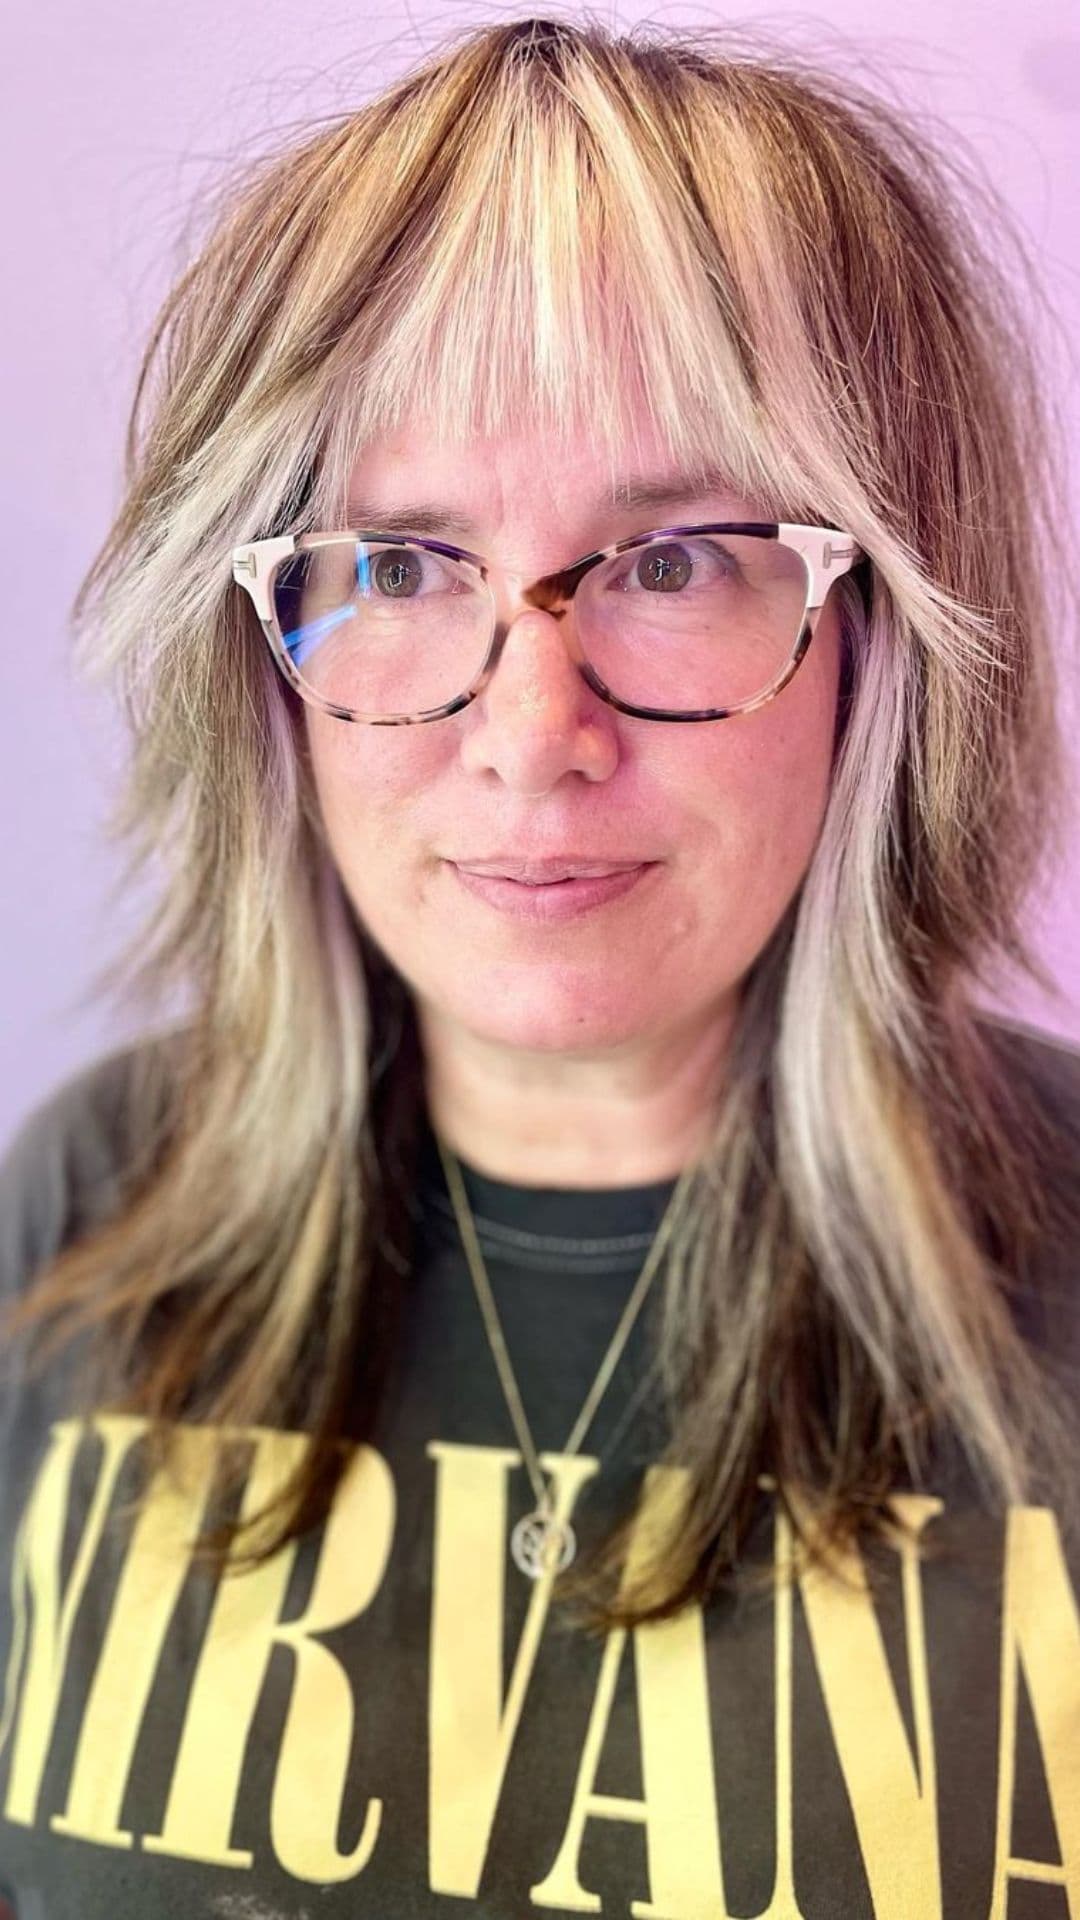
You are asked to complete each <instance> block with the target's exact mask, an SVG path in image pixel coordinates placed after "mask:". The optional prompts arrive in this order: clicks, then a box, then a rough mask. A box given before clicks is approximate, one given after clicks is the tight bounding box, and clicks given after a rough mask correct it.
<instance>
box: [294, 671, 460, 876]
mask: <svg viewBox="0 0 1080 1920" xmlns="http://www.w3.org/2000/svg"><path fill="white" fill-rule="evenodd" d="M304 729H305V736H306V742H307V755H308V761H309V765H310V769H311V779H312V784H313V787H314V791H315V795H316V799H317V802H318V806H319V811H320V813H321V815H322V818H323V822H324V824H325V827H326V832H327V836H328V838H329V840H330V844H331V849H332V851H333V853H334V855H335V858H336V859H337V860H338V863H339V865H341V867H342V869H343V871H347V870H348V868H349V865H350V861H351V862H352V863H354V864H357V865H359V864H361V856H362V864H364V865H368V864H370V863H371V862H373V861H374V862H377V861H378V859H379V857H380V854H381V853H382V852H383V851H384V849H385V850H388V849H389V847H390V846H391V845H392V844H393V843H394V842H395V841H396V840H397V839H398V838H399V837H400V836H401V835H402V833H403V830H404V828H405V826H406V823H407V822H408V820H409V819H410V817H411V814H412V811H413V810H414V808H415V805H416V803H417V802H418V801H419V800H420V799H422V796H423V795H424V794H425V793H426V792H429V791H430V789H431V785H432V782H433V781H434V780H435V779H437V777H438V771H437V769H438V766H439V764H440V763H441V761H442V759H443V758H444V757H445V749H441V748H440V746H439V743H438V742H437V741H436V740H433V739H430V738H428V737H427V736H428V735H430V734H432V733H434V731H435V729H434V728H424V727H399V728H393V727H377V728H362V727H355V726H348V725H346V723H345V722H343V721H341V720H335V719H334V718H333V716H332V715H331V714H324V713H320V712H319V711H318V710H317V709H316V708H310V707H309V708H308V709H307V711H306V713H305V715H304Z"/></svg>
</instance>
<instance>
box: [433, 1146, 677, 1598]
mask: <svg viewBox="0 0 1080 1920" xmlns="http://www.w3.org/2000/svg"><path fill="white" fill-rule="evenodd" d="M433 1131H434V1129H433ZM435 1143H436V1145H437V1147H438V1149H439V1158H440V1159H441V1161H442V1164H443V1171H444V1173H445V1175H446V1183H447V1187H448V1189H449V1192H450V1198H451V1200H452V1202H453V1206H454V1212H455V1214H456V1216H457V1223H458V1230H459V1232H460V1234H461V1239H462V1244H463V1246H464V1249H465V1257H466V1260H467V1262H468V1266H469V1272H470V1273H471V1275H472V1279H473V1285H474V1287H475V1289H476V1297H477V1300H478V1302H479V1305H480V1311H481V1314H482V1315H483V1320H484V1325H485V1328H486V1330H487V1336H488V1341H489V1344H490V1346H491V1351H492V1356H493V1358H494V1361H495V1365H496V1368H497V1370H498V1374H499V1379H500V1381H501V1383H502V1389H503V1394H504V1396H505V1399H506V1404H507V1407H508V1408H509V1412H510V1418H511V1420H512V1421H513V1423H514V1430H515V1432H516V1434H517V1437H518V1443H519V1445H520V1447H521V1452H522V1457H523V1459H524V1461H525V1465H526V1469H527V1471H528V1475H529V1479H530V1481H531V1483H532V1488H533V1492H534V1493H535V1495H536V1509H535V1511H534V1512H533V1513H530V1514H527V1515H526V1516H525V1518H524V1520H520V1521H519V1522H518V1524H517V1526H516V1527H515V1529H514V1534H513V1538H512V1542H511V1546H512V1551H513V1556H514V1560H515V1562H516V1564H517V1565H518V1566H519V1567H520V1568H521V1569H522V1571H523V1572H525V1573H528V1574H529V1575H530V1576H531V1577H532V1578H533V1579H537V1578H539V1576H540V1574H541V1573H543V1572H544V1571H546V1570H547V1569H548V1568H549V1567H551V1566H554V1568H555V1571H557V1572H561V1570H562V1569H563V1567H565V1566H567V1565H569V1562H570V1561H571V1560H572V1559H573V1557H574V1552H575V1546H576V1543H575V1540H574V1534H573V1530H572V1528H571V1527H570V1525H569V1523H568V1522H567V1521H562V1522H560V1521H557V1520H556V1519H555V1517H554V1511H553V1506H552V1499H551V1493H550V1489H549V1488H548V1487H547V1486H545V1484H544V1478H543V1472H542V1469H541V1466H540V1459H539V1456H538V1454H537V1451H536V1447H535V1445H534V1443H533V1437H532V1434H531V1433H530V1431H529V1423H528V1421H527V1419H526V1418H525V1408H524V1405H523V1403H522V1399H521V1394H520V1393H519V1391H518V1385H517V1381H516V1379H515V1377H514V1370H513V1367H512V1366H511V1364H510V1355H509V1353H508V1352H507V1348H506V1340H505V1338H504V1336H503V1331H502V1326H501V1324H500V1321H499V1314H498V1309H497V1308H496V1305H495V1296H494V1294H493V1293H492V1290H491V1282H490V1280H489V1279H488V1275H487V1269H486V1267H485V1265H484V1261H483V1257H482V1255H481V1252H480V1242H479V1240H478V1238H477V1234H476V1228H475V1225H474V1223H473V1217H472V1211H471V1209H470V1207H469V1202H468V1197H467V1195H466V1192H465V1182H464V1180H463V1178H462V1174H461V1168H460V1166H459V1165H458V1162H457V1159H456V1157H455V1155H454V1154H453V1153H452V1152H451V1151H450V1148H449V1147H448V1146H446V1144H445V1143H444V1141H443V1140H442V1139H441V1138H440V1137H439V1136H438V1134H436V1135H435ZM695 1171H696V1167H694V1166H693V1165H691V1166H689V1167H687V1168H685V1169H684V1171H683V1172H682V1173H681V1174H680V1175H679V1178H678V1181H677V1182H676V1185H675V1189H674V1192H673V1193H672V1195H671V1198H670V1200H669V1201H668V1204H667V1207H666V1208H665V1210H664V1215H663V1218H662V1219H661V1222H660V1225H659V1227H658V1228H657V1231H656V1235H655V1237H654V1239H653V1243H652V1246H651V1247H650V1249H649V1255H648V1258H647V1260H646V1262H645V1265H644V1266H643V1268H642V1270H641V1272H640V1274H639V1275H638V1277H637V1280H636V1281H635V1283H634V1286H633V1289H632V1291H631V1293H630V1296H629V1298H628V1300H627V1302H626V1305H625V1307H624V1308H623V1311H622V1314H621V1316H620V1318H619V1323H618V1325H617V1327H616V1328H615V1332H614V1334H613V1335H612V1338H611V1341H610V1344H609V1346H608V1349H607V1352H606V1353H605V1355H604V1357H603V1359H602V1361H601V1362H600V1369H599V1372H598V1373H597V1375H596V1378H595V1380H594V1381H593V1384H592V1386H591V1388H590V1389H589V1392H588V1394H587V1395H586V1397H585V1404H584V1406H583V1407H582V1409H581V1412H580V1413H579V1414H578V1417H577V1419H576V1420H575V1422H574V1424H573V1426H572V1427H571V1429H570V1433H569V1436H568V1438H567V1441H566V1445H565V1446H564V1447H563V1449H562V1452H563V1455H564V1457H567V1458H570V1457H572V1456H573V1455H574V1454H576V1453H577V1451H578V1449H579V1447H580V1446H581V1443H582V1441H583V1440H584V1438H585V1435H586V1433H587V1432H588V1430H589V1427H590V1426H591V1425H592V1421H593V1418H594V1416H595V1413H596V1410H597V1408H598V1406H599V1404H600V1401H601V1399H602V1397H603V1394H604V1392H605V1390H606V1388H607V1385H608V1382H609V1381H610V1379H611V1376H612V1374H613V1373H614V1371H615V1368H616V1366H617V1365H618V1362H619V1359H620V1356H621V1355H622V1351H623V1348H624V1347H625V1345H626V1342H627V1340H628V1339H629V1338H630V1333H631V1331H632V1328H633V1325H634V1322H635V1320H636V1319H637V1316H638V1313H639V1311H640V1309H641V1306H642V1304H643V1302H644V1299H645V1295H646V1293H647V1292H648V1289H649V1286H650V1285H651V1283H652V1280H653V1277H654V1275H655V1273H656V1271H657V1268H658V1267H659V1264H660V1256H661V1254H662V1253H663V1251H664V1248H665V1246H666V1245H667V1242H668V1240H669V1239H670V1236H671V1232H672V1229H673V1227H674V1224H675V1220H676V1218H677V1216H678V1214H679V1212H680V1209H681V1204H682V1201H683V1198H684V1196H685V1194H686V1191H687V1189H688V1187H689V1185H690V1181H691V1179H692V1177H693V1174H694V1173H695Z"/></svg>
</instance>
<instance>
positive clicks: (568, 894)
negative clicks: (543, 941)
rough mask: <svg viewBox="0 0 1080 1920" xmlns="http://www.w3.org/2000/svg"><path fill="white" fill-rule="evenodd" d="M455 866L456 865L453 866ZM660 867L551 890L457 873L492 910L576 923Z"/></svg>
mask: <svg viewBox="0 0 1080 1920" xmlns="http://www.w3.org/2000/svg"><path fill="white" fill-rule="evenodd" d="M449 864H450V865H451V866H453V862H452V861H451V862H450V863H449ZM658 864H659V863H658V862H657V861H655V860H649V861H647V862H646V863H645V864H644V865H643V866H640V867H627V868H625V869H624V870H623V872H621V873H605V874H599V875H596V874H594V875H592V876H591V877H590V878H584V879H580V880H554V881H552V882H551V883H550V884H549V885H547V886H540V887H527V886H525V885H524V884H523V883H522V882H521V881H520V880H503V879H497V878H496V877H495V876H494V875H493V874H487V873H466V872H465V870H464V869H463V868H462V867H454V872H455V873H456V874H457V877H458V879H459V880H460V881H461V884H462V886H463V887H467V888H468V890H469V892H470V893H475V894H477V895H478V897H479V898H480V899H481V900H486V901H487V902H488V903H489V905H490V906H493V907H499V908H501V910H502V912H503V913H512V914H515V915H516V916H517V918H518V919H519V920H572V919H573V918H574V915H575V914H578V913H588V912H590V911H591V909H592V908H593V907H602V906H604V905H605V904H606V903H607V901H609V900H618V899H619V898H620V897H621V896H622V895H623V894H624V893H629V892H630V889H631V888H632V887H636V886H637V884H638V881H639V880H641V879H643V878H644V876H645V874H647V873H649V872H650V871H651V869H652V868H653V867H655V866H657V865H658Z"/></svg>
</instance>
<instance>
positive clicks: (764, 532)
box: [232, 520, 866, 727]
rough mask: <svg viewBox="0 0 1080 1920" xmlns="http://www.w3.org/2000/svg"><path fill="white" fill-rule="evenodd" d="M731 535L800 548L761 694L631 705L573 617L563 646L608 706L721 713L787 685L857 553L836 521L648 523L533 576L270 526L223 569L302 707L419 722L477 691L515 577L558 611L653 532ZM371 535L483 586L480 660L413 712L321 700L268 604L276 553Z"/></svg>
mask: <svg viewBox="0 0 1080 1920" xmlns="http://www.w3.org/2000/svg"><path fill="white" fill-rule="evenodd" d="M715 533H719V534H725V533H726V534H739V535H748V536H750V537H751V538H756V539H761V540H776V541H779V542H780V543H781V544H782V545H784V546H786V547H789V548H791V549H793V550H794V552H796V553H797V554H799V555H800V557H801V559H802V561H803V563H804V566H805V571H806V597H805V602H804V605H803V610H802V616H801V618H800V620H799V623H798V630H797V634H796V638H795V642H794V646H793V649H792V652H791V654H790V656H789V658H788V660H787V662H786V664H785V665H784V667H783V668H782V670H781V671H780V673H779V674H777V675H775V676H774V678H773V679H772V681H771V682H770V683H769V684H768V685H767V686H766V687H764V688H763V689H762V690H761V692H760V693H757V694H755V695H754V696H753V697H752V698H750V699H747V700H743V701H740V702H737V703H736V704H735V705H733V706H727V707H705V708H696V709H690V710H685V709H683V710H677V709H675V710H673V709H669V708H666V707H642V706H635V705H633V704H632V703H630V702H629V701H626V700H621V699H620V698H619V697H618V695H617V694H615V693H613V692H612V691H611V689H610V687H608V686H607V685H606V684H605V682H604V681H603V680H602V679H601V677H600V675H599V674H598V673H597V671H596V669H595V667H593V666H592V665H591V664H590V662H589V660H588V659H587V658H586V656H585V653H584V651H583V649H582V647H581V644H580V641H579V638H578V635H577V632H576V630H575V627H574V623H573V622H571V623H569V624H568V625H567V627H566V630H565V635H564V637H565V640H566V645H567V647H568V649H569V651H570V655H571V658H572V659H573V661H574V663H575V664H576V666H577V667H578V669H579V671H580V673H581V674H582V676H583V678H584V679H585V680H586V681H587V682H588V684H589V686H590V687H592V689H593V691H594V692H595V693H597V694H598V695H599V696H600V698H601V700H604V701H606V703H607V704H608V705H609V706H612V707H615V708H617V710H618V711H619V712H620V713H626V714H630V715H633V716H634V717H635V718H638V719H643V720H672V721H681V720H727V719H730V718H731V717H732V716H733V715H735V714H737V713H753V712H754V711H755V710H756V709H757V708H759V707H763V706H765V705H766V704H767V703H768V702H769V701H770V700H775V699H776V697H777V695H778V694H780V693H782V692H783V690H784V688H785V687H786V686H787V685H789V683H790V681H791V680H792V678H793V677H794V675H795V674H796V673H797V672H798V669H799V667H800V665H801V664H802V661H803V660H804V659H805V657H806V653H807V650H808V648H809V646H810V642H811V640H812V639H813V637H814V633H815V631H816V628H817V624H818V620H819V618H820V615H821V609H822V607H823V605H824V603H825V598H826V595H827V594H828V591H829V588H830V587H831V586H832V584H833V582H834V581H835V580H838V579H839V578H840V576H841V575H842V574H845V573H847V572H848V571H849V569H850V568H851V567H853V566H855V565H856V564H857V562H858V561H859V560H862V559H864V558H865V557H866V556H865V554H864V552H863V549H862V548H861V547H860V546H859V545H858V544H857V543H856V541H855V540H854V539H853V537H852V535H851V534H849V533H845V532H844V531H843V529H842V528H839V527H818V526H802V525H798V524H795V523H793V522H789V521H764V520H750V521H747V520H712V521H707V522H695V523H694V524H693V525H680V526H673V527H657V528H653V529H651V530H650V531H649V532H648V533H637V534H633V535H631V536H630V537H629V538H628V539H625V540H617V541H616V542H615V543H614V545H613V546H608V547H598V548H597V549H596V550H595V551H594V552H593V553H586V554H584V555H583V556H582V557H581V559H579V560H574V561H572V562H571V564H570V565H569V566H567V567H562V568H560V569H559V570H558V571H557V572H555V573H547V574H544V575H542V576H541V578H540V579H538V580H533V581H530V582H528V583H526V584H522V582H523V576H522V575H521V574H520V573H519V572H514V571H511V570H510V569H509V568H505V567H501V566H499V565H498V564H497V563H496V562H494V561H492V560H489V559H488V558H487V557H486V556H485V555H483V554H478V553H472V552H470V551H469V549H468V548H467V547H457V546H451V545H450V544H448V543H447V542H446V541H443V540H434V539H426V538H421V537H420V536H419V535H415V534H404V533H401V532H400V531H398V532H386V531H379V530H378V529H371V528H355V527H348V528H343V529H341V530H340V531H338V532H336V533H302V534H291V533H284V534H277V535H273V536H270V537H268V538H266V539H262V540H249V541H245V542H244V544H243V545H242V546H238V547H235V548H234V549H233V553H232V574H233V579H234V580H235V581H236V582H237V584H238V585H239V586H241V587H243V588H244V590H245V592H246V593H248V594H249V595H250V597H251V601H252V605H253V606H254V609H255V612H256V614H257V616H258V620H259V624H260V626H261V627H262V630H263V633H264V634H265V636H266V639H267V641H268V642H269V646H270V651H271V653H272V655H273V658H274V661H275V663H276V665H277V667H278V668H279V670H280V672H281V673H282V675H283V676H284V678H285V680H286V681H287V682H288V684H289V685H290V686H291V687H292V688H293V690H294V691H295V692H296V693H297V694H299V696H300V698H301V699H302V700H305V701H306V702H307V703H308V705H309V706H313V707H317V708H319V709H320V710H321V711H322V712H324V713H329V714H332V715H333V716H334V717H335V718H337V719H339V720H351V721H357V722H361V723H363V724H366V725H369V726H375V727H410V726H419V725H423V724H424V723H425V722H427V721H429V720H442V719H446V718H448V717H449V716H450V715H451V714H454V713H459V712H460V711H461V710H462V708H463V707H467V706H469V705H470V703H471V702H472V701H473V700H475V699H476V698H477V696H478V695H479V694H481V693H482V692H483V690H484V688H485V687H486V686H487V684H488V681H489V680H490V679H491V677H492V675H493V673H494V672H495V668H496V667H497V665H498V663H499V658H500V656H501V654H502V650H503V647H504V646H505V644H506V637H507V633H508V631H509V628H510V619H509V618H507V617H506V608H507V606H508V604H509V601H510V590H511V588H512V587H513V586H517V587H518V589H519V593H520V598H521V600H522V601H523V602H524V603H525V604H526V605H527V606H532V607H539V608H542V609H543V610H544V611H545V612H548V613H554V614H556V616H558V617H560V618H561V617H562V614H563V613H564V611H565V609H566V608H567V607H568V606H569V605H570V603H571V601H572V600H573V598H574V595H575V593H576V592H577V589H578V587H579V586H580V585H581V582H582V581H583V580H584V579H585V578H586V576H587V575H588V574H589V573H591V572H592V570H593V568H594V567H598V566H600V565H601V563H602V562H603V561H605V560H611V559H614V558H616V557H617V556H618V555H620V554H624V553H631V552H633V551H635V550H636V549H637V548H639V547H646V546H649V545H650V544H651V543H653V542H655V541H656V540H671V539H683V538H685V537H687V536H696V535H700V534H715ZM349 540H352V541H356V540H363V541H371V542H376V543H382V544H386V545H390V546H402V545H407V546H410V547H420V548H422V549H424V550H425V551H426V552H429V553H434V554H439V555H441V556H443V557H444V558H446V559H450V560H456V561H463V562H464V563H465V564H466V565H467V566H469V567H471V568H473V569H475V571H476V573H477V574H478V575H479V576H480V578H481V579H482V580H483V581H484V582H485V584H486V585H487V588H488V591H489V593H490V595H491V602H492V607H491V614H492V625H491V638H490V643H489V645H488V649H487V653H486V655H485V657H484V660H483V663H482V665H481V666H480V668H479V670H478V671H477V673H476V674H475V675H474V676H473V678H472V680H471V681H470V682H469V684H468V686H466V687H465V688H463V689H462V691H461V692H460V693H458V694H456V695H455V696H454V698H453V699H452V700H447V701H446V702H445V703H444V704H443V705H442V706H438V707H429V708H427V709H426V710H424V711H421V712H418V713H396V714H372V713H362V712H357V711H354V710H353V709H352V708H349V707H342V706H338V705H337V704H335V703H334V702H333V701H330V700H326V699H324V698H323V697H322V696H321V695H320V694H319V693H317V692H316V691H315V689H314V688H312V687H310V686H308V685H307V683H306V682H305V681H304V680H303V679H302V678H301V676H300V674H299V673H298V672H297V670H296V667H295V665H294V662H293V660H292V659H291V657H290V654H289V651H288V648H287V646H286V644H285V641H284V637H283V635H282V632H281V628H280V625H279V623H278V619H277V616H276V614H275V611H274V592H273V589H274V577H275V574H276V572H277V569H278V568H279V567H280V566H281V564H282V562H283V561H285V560H288V559H290V558H291V557H292V556H293V555H294V554H297V553H303V552H307V551H309V550H311V549H312V548H316V547H322V546H327V545H329V544H330V543H331V542H335V541H339V542H345V541H349Z"/></svg>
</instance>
